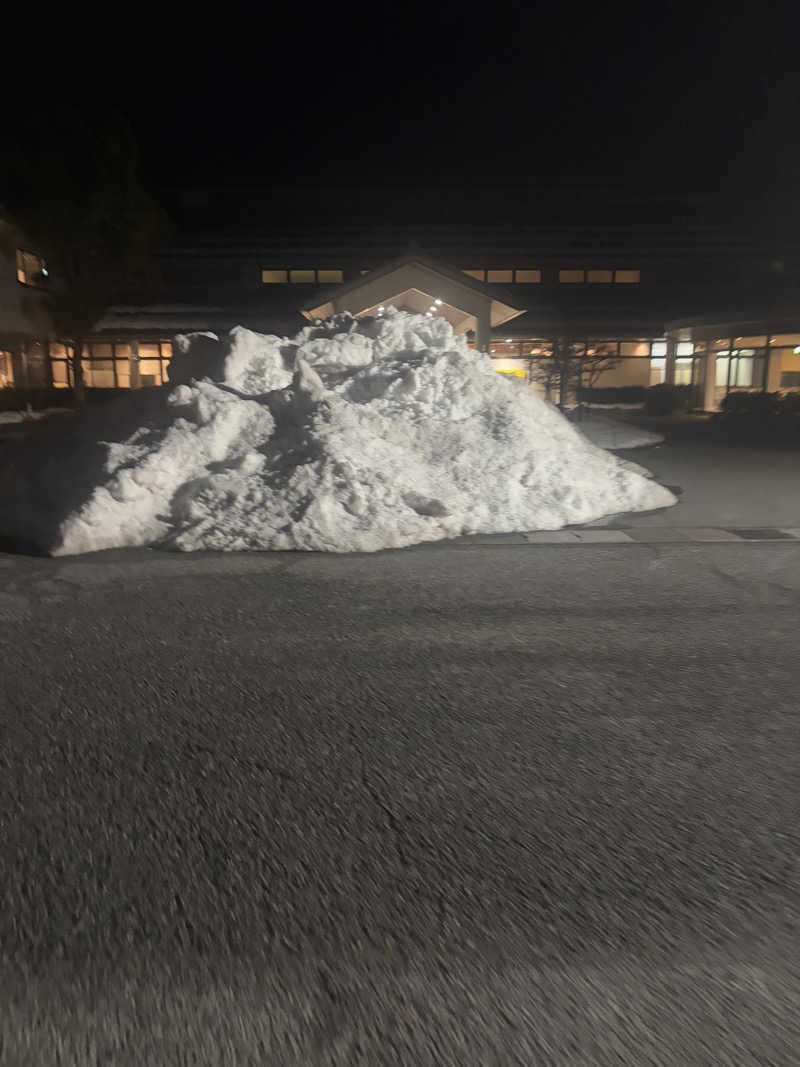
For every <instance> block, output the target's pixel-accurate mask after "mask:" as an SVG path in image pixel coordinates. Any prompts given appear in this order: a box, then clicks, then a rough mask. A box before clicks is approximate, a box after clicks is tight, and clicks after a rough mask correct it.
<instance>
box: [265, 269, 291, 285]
mask: <svg viewBox="0 0 800 1067" xmlns="http://www.w3.org/2000/svg"><path fill="white" fill-rule="evenodd" d="M261 281H262V282H263V284H264V285H282V284H283V283H284V282H285V281H287V272H286V271H285V270H262V271H261Z"/></svg>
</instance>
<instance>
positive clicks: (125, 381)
mask: <svg viewBox="0 0 800 1067" xmlns="http://www.w3.org/2000/svg"><path fill="white" fill-rule="evenodd" d="M114 366H115V367H116V371H117V389H130V387H131V346H130V345H114Z"/></svg>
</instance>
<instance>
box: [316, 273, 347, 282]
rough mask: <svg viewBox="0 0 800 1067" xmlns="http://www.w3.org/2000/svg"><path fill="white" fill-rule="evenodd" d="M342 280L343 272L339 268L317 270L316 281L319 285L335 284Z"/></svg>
mask: <svg viewBox="0 0 800 1067" xmlns="http://www.w3.org/2000/svg"><path fill="white" fill-rule="evenodd" d="M343 280H344V274H343V273H342V271H340V270H318V271H317V281H318V282H319V283H320V285H335V284H336V283H337V282H341V281H343Z"/></svg>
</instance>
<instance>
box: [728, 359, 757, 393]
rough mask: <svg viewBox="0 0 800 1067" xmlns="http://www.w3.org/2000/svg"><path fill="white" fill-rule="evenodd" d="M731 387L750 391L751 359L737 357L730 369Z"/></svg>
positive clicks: (751, 380)
mask: <svg viewBox="0 0 800 1067" xmlns="http://www.w3.org/2000/svg"><path fill="white" fill-rule="evenodd" d="M731 385H735V386H737V388H739V389H750V388H751V387H752V385H753V357H752V356H738V357H737V358H735V359H734V361H733V367H732V368H731Z"/></svg>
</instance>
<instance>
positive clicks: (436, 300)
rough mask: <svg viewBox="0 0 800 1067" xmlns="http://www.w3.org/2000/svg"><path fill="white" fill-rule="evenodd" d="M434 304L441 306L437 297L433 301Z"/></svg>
mask: <svg viewBox="0 0 800 1067" xmlns="http://www.w3.org/2000/svg"><path fill="white" fill-rule="evenodd" d="M434 304H441V300H440V299H439V297H438V296H437V297H436V299H435V300H434Z"/></svg>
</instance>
